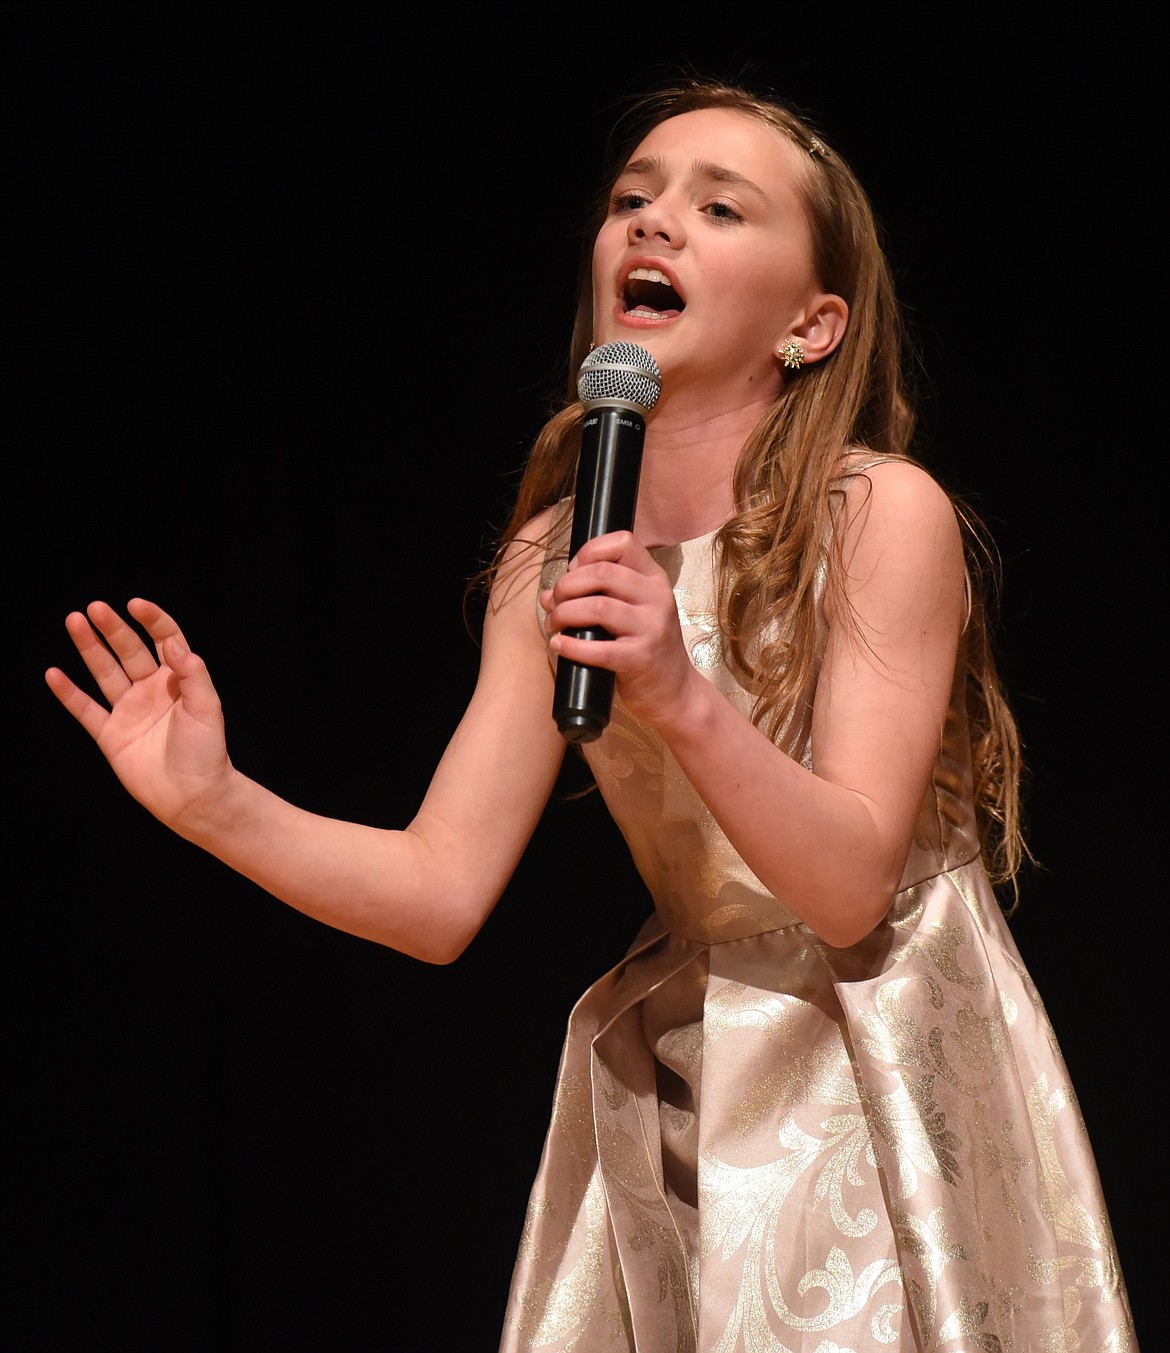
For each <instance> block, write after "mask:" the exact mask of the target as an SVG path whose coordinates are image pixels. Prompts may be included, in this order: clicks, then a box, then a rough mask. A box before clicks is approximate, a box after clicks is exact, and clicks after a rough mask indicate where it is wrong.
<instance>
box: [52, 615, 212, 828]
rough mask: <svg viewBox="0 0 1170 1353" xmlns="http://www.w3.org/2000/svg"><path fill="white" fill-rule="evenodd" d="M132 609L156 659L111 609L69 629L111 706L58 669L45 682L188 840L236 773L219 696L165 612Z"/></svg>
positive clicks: (122, 776) (139, 794) (78, 619)
mask: <svg viewBox="0 0 1170 1353" xmlns="http://www.w3.org/2000/svg"><path fill="white" fill-rule="evenodd" d="M126 609H127V611H128V613H129V614H130V616H131V618H132V619H134V620H136V621H137V622H138V623H139V624H140V625H141V626H142V627H143V629H144V630H145V631H146V633H147V634H148V635H149V636H150V639H151V640H152V641H153V645H154V648H153V651H152V650H151V648H150V647H149V646H148V645H147V643H146V642H144V640H143V639H142V637H141V636H140V635H139V633H138V631H137V630H135V629H134V628H133V627H132V626H131V625H129V624H128V623H127V622H126V620H124V619H123V618H122V616H120V615H119V614H118V612H117V611H115V610H114V609H113V607H111V606H109V605H107V604H106V603H105V602H104V601H95V602H91V603H90V605H89V606H88V607H87V608H86V611H85V613H84V614H83V613H82V612H80V611H74V612H73V613H72V614H70V615H69V616H68V617H67V618H66V621H65V627H66V629H67V630H68V632H69V636H70V638H71V639H72V640H73V643H74V644H75V646H76V648H77V651H78V653H79V654H80V655H81V658H82V661H83V662H84V663H85V665H86V667H87V668H88V669H89V671H90V674H91V675H92V676H93V679H94V681H95V682H96V683H97V686H98V689H99V690H100V691H101V694H102V695H103V696H104V698H105V701H106V704H103V703H101V702H100V701H98V700H95V699H93V698H92V697H91V696H90V695H88V694H86V692H85V691H83V690H82V689H81V688H80V687H79V686H77V685H76V684H75V683H74V682H73V681H72V680H71V679H70V678H69V677H68V676H67V675H66V674H65V673H64V672H63V671H61V669H60V668H57V667H51V668H50V669H49V670H48V671H47V672H46V673H45V680H46V682H47V683H48V686H49V689H50V690H51V691H52V692H53V694H54V695H55V696H56V697H57V699H58V700H60V702H61V703H62V705H64V706H65V708H66V709H67V710H68V711H69V713H70V714H72V715H73V717H74V718H75V719H76V720H77V722H78V723H79V724H81V726H82V728H84V729H85V731H86V732H87V733H88V734H89V735H90V737H92V738H93V740H94V741H95V742H96V743H97V745H98V747H99V749H100V750H101V752H102V754H103V755H104V756H105V758H106V760H107V761H109V763H110V765H111V767H112V768H113V770H114V773H115V774H116V775H117V777H118V779H119V780H120V781H121V782H122V784H123V785H124V786H125V787H126V789H127V790H128V791H129V792H130V793H131V794H132V795H133V796H134V798H135V799H137V800H138V801H139V803H141V804H142V805H143V806H144V807H145V808H147V809H148V810H149V811H150V812H151V813H153V814H154V816H155V817H157V818H159V819H160V820H162V821H163V822H165V823H167V824H168V825H169V826H171V827H174V828H175V829H176V830H177V831H179V832H180V833H182V834H184V835H187V834H189V833H193V832H195V831H196V830H197V826H198V821H199V819H200V818H201V816H202V815H203V812H204V811H205V810H206V809H207V808H208V807H209V806H210V804H211V803H212V802H213V801H214V800H215V799H216V798H218V797H219V796H220V794H222V792H223V790H224V789H225V787H226V785H227V782H228V780H229V779H230V777H231V776H232V774H233V769H232V765H231V762H230V760H229V759H228V754H227V746H226V742H225V739H224V725H223V712H222V709H221V706H220V702H219V696H218V695H217V694H216V691H215V687H214V686H213V685H212V681H211V677H210V675H209V674H208V671H207V667H206V665H205V664H204V662H203V660H202V658H199V657H197V656H196V655H195V654H194V653H192V652H191V650H190V649H189V648H188V646H187V643H186V641H185V640H184V638H183V635H182V632H181V631H180V629H179V627H178V625H177V624H176V623H175V621H174V620H173V619H172V618H171V617H170V616H169V615H168V614H167V613H166V612H165V611H164V610H162V609H161V608H160V607H158V606H156V605H155V604H154V603H153V602H151V601H145V600H143V599H142V598H140V597H138V598H135V599H134V600H133V601H131V602H130V603H129V604H128V606H127V608H126ZM99 636H100V637H99ZM103 640H104V642H103ZM107 705H108V708H107ZM184 827H187V828H188V831H184Z"/></svg>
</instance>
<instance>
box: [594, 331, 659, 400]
mask: <svg viewBox="0 0 1170 1353" xmlns="http://www.w3.org/2000/svg"><path fill="white" fill-rule="evenodd" d="M661 392H662V372H661V371H659V369H658V363H657V362H656V361H655V360H654V358H653V357H651V356H650V354H649V353H648V352H647V351H646V349H645V348H640V347H639V346H638V345H637V343H620V342H619V343H603V344H602V345H601V347H599V348H594V349H593V351H592V352H591V353H590V354H589V355H588V357H586V358H585V360H584V361H583V362H582V363H581V370H580V371H579V372H578V373H577V396H578V398H580V399H583V400H584V401H585V403H586V404H589V403H591V402H593V401H595V400H610V399H620V400H624V401H626V403H629V404H636V405H638V407H639V408H642V409H652V408H653V407H654V406H655V404H657V403H658V396H659V394H660V393H661Z"/></svg>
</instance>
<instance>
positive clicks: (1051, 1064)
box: [500, 536, 1137, 1353]
mask: <svg viewBox="0 0 1170 1353" xmlns="http://www.w3.org/2000/svg"><path fill="white" fill-rule="evenodd" d="M712 550H713V537H712V536H706V537H702V538H701V539H699V540H695V541H690V542H686V543H684V544H683V545H681V546H676V547H673V548H671V549H665V550H660V551H657V552H656V554H657V558H658V559H659V562H660V563H662V564H663V566H664V568H666V569H667V571H668V573H669V574H670V576H671V578H672V581H673V582H674V586H675V596H676V599H677V601H678V606H679V616H680V620H681V622H682V625H683V628H684V636H685V638H686V639H687V642H688V646H689V648H690V651H691V654H692V660H693V661H694V662H695V665H696V666H697V667H698V668H699V669H700V670H701V671H702V672H703V673H704V675H705V676H706V677H707V678H708V679H709V680H711V681H713V682H714V683H715V684H716V685H717V686H718V687H719V688H720V690H722V691H723V693H724V694H725V695H726V696H727V698H728V699H730V700H732V701H734V702H735V703H736V704H737V705H738V706H739V707H740V708H741V709H743V710H744V711H745V712H746V711H747V709H748V705H749V696H748V694H747V692H745V691H744V690H743V689H742V688H741V687H740V686H739V685H738V683H737V682H736V680H735V677H734V675H733V674H732V673H731V672H730V670H729V668H728V666H727V665H725V664H724V663H723V661H722V659H721V655H720V653H719V644H718V638H717V633H716V630H715V627H714V623H713V619H712V607H713V559H712ZM558 567H563V553H562V554H561V555H559V556H558V553H557V551H556V549H553V550H552V551H550V556H549V564H548V566H547V570H546V572H547V576H548V577H550V578H551V577H552V576H553V575H554V574H555V571H556V569H557V568H558ZM960 696H961V692H960V690H958V689H957V690H956V692H955V694H954V697H953V699H952V704H951V712H950V716H949V718H948V721H947V726H946V729H945V731H944V737H943V745H942V748H941V750H940V755H939V758H938V762H937V765H936V768H935V774H934V777H933V781H932V784H931V786H930V788H929V790H928V793H927V795H926V797H925V799H924V802H923V806H922V811H921V813H920V815H919V819H918V825H917V829H916V833H915V839H914V845H913V848H912V850H911V854H910V858H909V859H908V861H907V865H906V870H905V873H904V876H903V879H902V884H901V888H900V891H899V892H898V894H897V895H896V897H895V898H894V900H893V902H892V905H891V907H890V909H889V912H888V914H887V917H886V919H885V921H884V922H883V923H882V924H881V925H880V926H879V927H878V928H877V929H876V930H875V931H873V932H872V933H871V934H870V935H869V936H867V937H866V939H865V940H863V941H862V942H861V943H859V944H857V945H854V946H852V947H850V948H847V949H834V948H832V947H830V946H828V945H826V944H824V943H823V942H822V941H821V940H820V939H818V937H817V936H816V935H815V934H814V933H813V932H812V931H811V930H809V929H808V927H807V926H805V925H803V924H801V923H800V922H799V921H798V919H797V918H796V917H795V916H794V915H793V914H792V913H791V912H789V911H788V910H787V909H786V908H784V907H783V906H782V905H781V904H780V903H779V902H778V901H777V900H776V899H775V898H774V897H773V896H772V895H771V894H769V893H768V892H767V890H766V889H764V888H763V886H762V885H761V884H760V883H759V881H758V880H757V879H756V878H755V876H754V875H753V874H752V873H751V871H750V870H749V869H748V868H747V867H746V865H744V863H743V861H742V860H740V858H739V857H738V855H736V853H735V851H734V850H733V849H732V847H731V845H730V843H729V842H728V841H727V839H726V837H725V836H724V835H723V832H722V831H721V829H720V828H719V827H718V825H717V824H716V823H715V822H714V820H713V819H712V817H711V815H710V813H709V812H708V811H707V810H706V808H705V807H704V805H703V804H702V803H701V801H700V800H699V799H698V796H697V795H696V794H695V792H694V790H693V789H692V788H691V787H690V785H689V783H688V782H687V780H686V778H685V777H684V776H683V775H682V773H681V772H680V771H679V769H678V767H677V765H676V764H675V763H674V761H673V759H672V757H671V756H670V754H669V752H668V751H667V750H666V749H665V747H664V746H663V745H662V744H661V742H660V741H659V740H658V738H657V737H656V736H655V735H654V734H653V733H652V732H651V731H650V730H649V729H647V728H645V727H644V726H642V725H640V724H638V723H637V722H636V721H635V720H634V719H633V718H632V717H631V716H630V715H629V713H628V711H626V710H625V709H624V708H623V707H622V706H621V703H620V701H617V702H615V706H614V712H613V717H612V720H611V724H610V726H609V728H608V729H607V730H606V732H605V733H604V734H603V736H602V737H601V738H600V739H599V740H598V741H597V742H595V743H592V744H589V745H588V747H587V748H586V756H587V757H588V760H589V763H590V766H591V768H592V770H593V773H594V775H595V777H596V779H597V782H598V786H599V788H600V791H601V793H602V794H603V795H604V797H605V800H606V803H607V805H608V807H609V809H610V811H611V812H612V813H613V815H614V818H615V820H616V821H617V823H618V825H619V826H620V828H621V830H622V832H623V834H624V835H625V837H626V840H627V841H628V843H629V846H630V849H631V851H632V852H633V856H634V859H635V862H636V863H637V866H638V869H639V871H640V873H641V875H642V877H643V879H644V880H645V882H646V885H647V887H648V889H649V892H650V895H651V896H652V898H653V900H654V905H655V912H654V914H653V916H652V917H651V918H650V920H649V921H648V922H647V924H646V925H645V926H644V928H643V930H642V932H641V933H640V934H639V936H638V937H637V939H636V940H635V942H634V944H633V946H632V947H631V949H630V951H629V952H628V954H627V955H626V957H625V959H624V960H623V961H622V962H621V963H620V964H619V965H618V966H617V967H616V968H615V969H614V970H613V971H611V972H610V973H608V974H606V975H605V976H604V977H602V978H601V979H600V980H599V981H598V982H596V983H595V984H594V985H593V986H592V987H591V988H590V989H589V990H588V991H587V992H586V993H585V995H584V996H583V997H582V998H581V1000H580V1001H579V1002H578V1004H577V1005H576V1007H575V1008H574V1010H573V1012H572V1014H571V1017H570V1020H569V1027H568V1033H567V1037H566V1042H565V1048H564V1052H563V1055H562V1061H561V1067H560V1071H559V1074H558V1080H557V1085H556V1090H555V1095H554V1105H553V1114H552V1121H551V1124H550V1127H549V1132H548V1137H547V1140H546V1144H545V1149H544V1154H543V1157H542V1160H541V1164H540V1167H539V1170H538V1174H537V1178H536V1181H535V1184H534V1186H533V1190H532V1196H531V1200H530V1204H529V1209H528V1215H527V1219H526V1222H525V1228H524V1234H523V1236H522V1239H521V1244H520V1252H519V1256H518V1258H517V1263H516V1269H515V1274H514V1277H513V1282H512V1290H511V1294H510V1297H509V1301H508V1307H507V1312H506V1318H505V1327H504V1333H503V1338H502V1342H501V1345H500V1347H501V1353H631V1350H638V1353H690V1351H691V1350H696V1351H698V1353H786V1351H788V1350H791V1351H792V1353H846V1350H856V1351H857V1353H860V1351H861V1350H865V1349H884V1348H889V1349H898V1350H903V1349H913V1350H964V1351H966V1350H980V1351H981V1353H998V1351H1002V1353H1009V1351H1012V1353H1016V1351H1018V1353H1023V1351H1024V1350H1028V1351H1029V1353H1033V1351H1037V1350H1046V1351H1047V1350H1053V1353H1055V1351H1056V1350H1061V1351H1062V1353H1063V1351H1065V1350H1073V1349H1076V1350H1090V1349H1091V1350H1094V1351H1096V1350H1111V1351H1119V1350H1132V1349H1135V1348H1136V1347H1137V1344H1136V1339H1135V1336H1134V1333H1133V1329H1132V1324H1131V1321H1130V1317H1129V1313H1128V1306H1127V1302H1126V1297H1125V1290H1124V1283H1123V1280H1122V1275H1121V1272H1120V1270H1119V1266H1118V1262H1117V1257H1116V1254H1115V1251H1114V1246H1113V1242H1112V1237H1111V1234H1110V1229H1109V1222H1108V1217H1107V1213H1106V1207H1105V1203H1104V1200H1103V1197H1102V1194H1101V1189H1100V1184H1099V1181H1098V1176H1097V1170H1096V1165H1095V1162H1094V1158H1093V1154H1092V1150H1091V1146H1090V1143H1089V1140H1088V1137H1087V1134H1086V1132H1085V1128H1084V1124H1083V1122H1082V1120H1081V1117H1080V1115H1079V1113H1078V1110H1077V1103H1076V1098H1075V1094H1074V1092H1073V1089H1072V1087H1071V1085H1070V1083H1069V1078H1068V1074H1067V1071H1066V1069H1065V1066H1064V1062H1063V1060H1062V1057H1061V1054H1060V1051H1059V1048H1058V1046H1057V1042H1056V1039H1055V1037H1054V1035H1053V1031H1052V1029H1051V1027H1050V1025H1049V1022H1048V1020H1047V1017H1046V1015H1045V1012H1044V1007H1043V1005H1042V1003H1041V999H1040V997H1039V995H1038V993H1037V991H1036V989H1035V987H1034V986H1033V984H1032V982H1031V980H1030V978H1029V976H1028V973H1027V971H1026V970H1025V968H1024V965H1023V962H1022V961H1021V958H1020V956H1019V953H1018V952H1017V949H1016V946H1015V944H1014V942H1013V940H1012V938H1011V935H1010V933H1009V931H1008V928H1007V925H1006V923H1005V921H1004V919H1003V916H1002V913H1001V911H1000V909H999V906H998V904H997V901H996V899H995V897H994V895H993V893H992V890H991V887H990V885H989V883H988V880H987V877H986V874H985V872H984V869H983V866H982V864H981V863H980V860H979V852H978V844H977V839H976V834H975V826H974V816H973V809H972V803H971V787H970V765H969V760H970V758H969V754H968V751H967V731H966V726H965V717H964V711H963V703H962V700H961V698H960ZM802 759H803V761H804V764H805V765H806V767H808V768H809V769H810V770H811V765H812V761H811V748H810V747H809V745H808V743H807V738H806V739H805V744H804V750H803V757H802Z"/></svg>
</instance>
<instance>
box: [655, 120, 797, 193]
mask: <svg viewBox="0 0 1170 1353" xmlns="http://www.w3.org/2000/svg"><path fill="white" fill-rule="evenodd" d="M648 159H658V160H661V161H662V163H663V167H664V168H667V169H680V168H684V167H688V166H691V165H706V166H710V165H716V166H719V167H720V168H723V169H728V170H731V171H733V172H734V173H736V174H739V175H742V176H743V177H744V178H747V179H749V180H751V181H752V182H753V183H755V184H757V185H758V186H759V187H760V188H761V189H763V190H764V191H765V192H766V193H769V194H771V193H783V192H791V191H794V190H795V188H796V184H797V183H798V182H799V180H800V178H801V177H802V176H803V174H804V173H805V172H807V169H806V166H805V164H804V162H803V158H802V156H801V155H800V153H799V151H798V150H797V148H796V146H794V145H793V144H792V142H791V141H789V140H788V138H787V137H785V136H784V135H783V134H782V133H781V132H779V131H778V130H777V129H776V128H775V127H771V126H769V125H768V124H767V123H766V122H762V121H761V120H760V119H759V118H757V117H753V116H752V115H751V114H750V113H745V112H741V111H740V110H739V109H735V108H696V109H694V110H693V111H691V112H689V113H678V114H676V115H675V116H674V117H671V118H667V119H666V121H665V122H660V123H659V124H658V125H657V126H656V127H653V128H652V129H651V130H650V131H649V132H647V134H646V135H645V136H644V137H643V138H642V140H641V141H640V142H639V143H638V145H637V147H636V148H635V150H634V152H633V154H632V155H631V156H630V161H629V163H630V164H634V163H635V162H638V161H645V160H648Z"/></svg>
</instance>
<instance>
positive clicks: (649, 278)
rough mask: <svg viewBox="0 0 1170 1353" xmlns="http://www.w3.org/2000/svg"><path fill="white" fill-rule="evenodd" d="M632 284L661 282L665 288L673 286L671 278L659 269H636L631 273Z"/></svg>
mask: <svg viewBox="0 0 1170 1353" xmlns="http://www.w3.org/2000/svg"><path fill="white" fill-rule="evenodd" d="M629 280H630V281H631V282H661V283H662V285H663V286H664V287H669V286H673V283H672V282H671V280H670V278H669V277H667V275H666V274H665V273H664V272H659V270H658V269H657V268H635V269H634V270H633V271H632V272H631V273H630V279H629Z"/></svg>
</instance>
